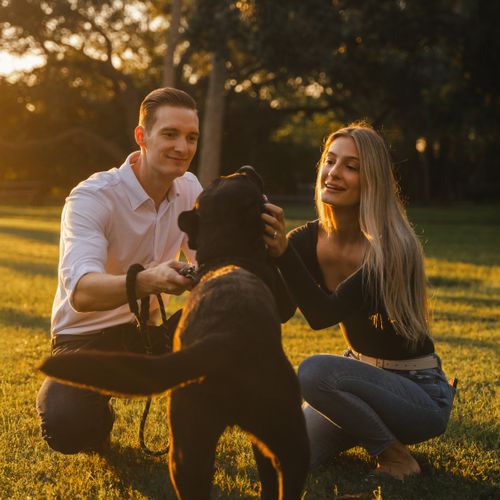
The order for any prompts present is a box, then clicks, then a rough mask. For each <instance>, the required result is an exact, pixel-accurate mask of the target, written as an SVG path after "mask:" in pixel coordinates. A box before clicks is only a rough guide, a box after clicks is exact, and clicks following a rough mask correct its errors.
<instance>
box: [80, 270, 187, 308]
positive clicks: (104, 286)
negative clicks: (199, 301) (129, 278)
mask: <svg viewBox="0 0 500 500" xmlns="http://www.w3.org/2000/svg"><path fill="white" fill-rule="evenodd" d="M188 265H189V264H186V263H185V262H178V261H176V260H170V261H168V262H163V263H161V264H158V265H156V266H154V267H151V268H149V269H145V270H144V271H141V272H140V273H139V274H138V275H137V280H136V285H135V292H136V296H137V298H138V299H142V298H143V297H146V296H147V295H153V294H157V293H160V292H165V293H170V294H172V295H181V294H182V293H183V292H185V291H186V290H191V288H193V286H194V285H195V284H196V283H195V282H194V281H193V280H191V279H189V278H186V277H184V276H182V275H181V274H179V270H181V269H183V268H185V267H188ZM126 303H127V292H126V289H125V275H124V274H123V275H120V276H115V275H112V274H106V273H88V274H85V275H84V276H82V277H81V278H80V280H79V281H78V284H77V285H76V289H75V291H74V293H73V298H72V304H73V307H74V308H75V310H76V311H78V312H91V311H109V310H111V309H115V308H117V307H120V306H122V305H123V304H126Z"/></svg>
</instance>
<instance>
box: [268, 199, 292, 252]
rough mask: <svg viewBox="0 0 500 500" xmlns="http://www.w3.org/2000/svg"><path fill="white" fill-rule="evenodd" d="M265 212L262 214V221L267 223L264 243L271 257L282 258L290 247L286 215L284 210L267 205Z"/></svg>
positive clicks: (270, 204)
mask: <svg viewBox="0 0 500 500" xmlns="http://www.w3.org/2000/svg"><path fill="white" fill-rule="evenodd" d="M264 207H265V212H263V213H262V220H263V221H264V222H265V227H264V235H263V238H264V241H265V243H266V245H267V250H268V252H269V255H270V256H271V257H280V256H281V255H283V253H284V252H285V250H286V249H287V247H288V240H287V238H286V232H285V214H284V212H283V209H282V208H280V207H278V206H276V205H273V204H272V203H266V204H265V205H264Z"/></svg>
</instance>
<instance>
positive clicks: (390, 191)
mask: <svg viewBox="0 0 500 500" xmlns="http://www.w3.org/2000/svg"><path fill="white" fill-rule="evenodd" d="M338 137H351V138H352V139H353V140H354V143H355V144H356V148H357V150H358V154H359V160H360V187H361V200H360V205H359V226H360V228H361V231H362V232H363V234H364V236H365V238H366V240H367V242H368V249H367V251H366V252H365V256H364V258H363V266H364V268H365V270H366V271H367V272H365V274H364V276H365V281H364V286H365V288H366V289H367V291H369V292H371V295H372V296H374V297H376V300H378V301H381V302H382V304H383V305H384V307H385V310H386V312H387V315H388V318H389V320H390V321H391V322H392V325H393V327H394V329H395V330H396V332H397V333H398V334H399V335H401V336H403V337H405V338H406V339H407V340H408V342H409V344H410V346H411V347H413V348H415V347H416V346H417V344H418V343H419V342H421V341H423V340H424V338H425V337H426V336H427V335H428V334H429V328H428V319H429V318H428V308H427V290H426V284H427V283H426V277H425V271H424V255H423V251H422V247H421V245H420V242H419V241H418V239H417V236H416V235H415V232H414V231H413V229H412V227H411V225H410V223H409V221H408V218H407V216H406V212H405V209H404V207H403V204H402V202H401V199H400V195H399V187H398V184H397V182H396V179H395V177H394V174H393V171H392V162H391V158H390V156H389V152H388V150H387V147H386V145H385V143H384V141H383V139H382V138H381V137H380V136H379V135H378V134H377V132H375V130H373V128H371V127H370V126H369V125H368V124H366V123H364V122H358V123H354V124H351V125H349V126H348V127H345V128H342V129H340V130H338V131H337V132H334V133H332V134H330V136H329V137H328V138H327V140H326V142H325V146H324V148H323V153H322V155H321V159H320V161H319V163H318V176H317V180H316V195H315V198H316V209H317V211H318V215H319V219H320V223H321V225H322V226H323V227H324V229H325V230H326V231H327V232H328V233H331V232H332V231H333V228H334V225H333V222H334V221H333V218H334V213H333V209H332V207H331V206H330V205H328V204H326V203H323V202H322V201H321V167H322V165H323V164H324V161H325V159H326V155H327V152H328V150H329V148H330V146H331V144H332V142H333V141H334V140H335V139H337V138H338ZM374 305H375V306H377V304H374Z"/></svg>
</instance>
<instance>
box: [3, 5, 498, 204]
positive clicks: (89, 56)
mask: <svg viewBox="0 0 500 500" xmlns="http://www.w3.org/2000/svg"><path fill="white" fill-rule="evenodd" d="M498 19H500V2H497V1H494V0H307V1H306V0H272V1H271V0H238V1H230V0H213V1H207V0H198V1H197V0H151V1H147V0H144V1H136V0H127V1H122V0H0V113H1V120H0V152H1V154H0V200H1V201H0V202H1V203H11V202H21V203H29V202H32V203H47V202H48V201H47V200H51V201H53V200H54V199H57V198H58V197H59V198H60V199H62V198H63V197H64V196H65V194H66V193H67V192H68V190H69V189H70V188H71V187H72V186H73V185H75V184H76V183H77V182H79V181H80V180H82V179H84V178H86V177H88V176H89V175H90V174H91V173H92V172H95V171H99V170H106V169H109V168H112V167H117V166H119V165H120V164H121V163H122V162H123V161H124V159H125V157H126V155H127V154H128V153H129V152H131V151H133V150H135V149H136V146H135V144H134V141H133V129H134V127H135V126H136V124H137V118H138V107H139V104H140V102H141V100H142V99H143V97H144V96H145V95H146V94H147V93H148V92H149V91H150V90H152V89H154V88H156V87H160V86H164V85H171V86H176V87H178V88H181V89H183V90H186V91H187V92H189V93H190V94H191V95H193V97H194V98H195V99H196V101H197V102H198V107H199V113H200V119H201V121H200V123H201V129H202V136H201V142H200V146H199V149H198V153H197V156H196V158H195V162H194V164H193V167H192V170H193V171H194V172H195V173H197V174H198V176H199V177H200V180H201V181H202V183H204V184H206V183H207V182H208V181H209V180H211V179H212V178H213V177H215V176H216V175H218V174H219V173H222V174H224V173H227V172H231V171H233V170H234V169H236V168H238V167H239V166H241V165H242V164H251V165H253V166H255V167H256V168H257V169H258V171H259V172H260V173H261V174H262V175H263V177H264V179H265V181H266V184H267V186H268V192H269V193H271V194H272V195H274V196H275V198H282V199H290V200H301V199H309V200H312V183H313V182H314V177H315V165H316V162H317V161H318V158H319V155H320V151H321V146H322V143H323V140H324V138H325V136H326V135H328V134H329V133H330V132H331V131H333V130H335V129H336V128H339V127H340V126H343V125H345V124H347V123H349V122H350V121H353V120H359V119H366V120H368V121H369V122H371V123H372V124H373V125H374V126H375V128H376V129H377V130H379V131H380V132H381V133H382V135H383V136H384V137H385V139H386V140H387V142H388V143H389V145H390V148H391V153H392V156H393V159H394V162H395V168H396V173H397V176H398V178H399V179H400V183H401V185H402V190H403V195H404V197H405V198H406V199H407V200H408V201H409V202H411V203H413V202H415V203H417V202H418V203H429V202H432V203H436V202H438V203H447V202H454V201H491V200H494V199H498V197H499V194H500V160H499V158H500V142H499V136H500V121H499V118H500V113H499V108H500V98H499V80H500V79H499V71H500V69H499V67H500V64H499V56H498V54H500V42H499V36H498V32H497V25H498Z"/></svg>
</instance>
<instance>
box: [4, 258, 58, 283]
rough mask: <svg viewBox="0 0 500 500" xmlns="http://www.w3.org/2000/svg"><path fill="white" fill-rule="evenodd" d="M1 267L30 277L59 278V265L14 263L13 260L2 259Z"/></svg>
mask: <svg viewBox="0 0 500 500" xmlns="http://www.w3.org/2000/svg"><path fill="white" fill-rule="evenodd" d="M0 267H6V268H9V269H12V270H14V271H16V272H20V273H24V274H27V275H29V276H34V275H37V274H38V275H42V276H46V277H48V278H53V277H55V276H57V265H55V264H44V263H42V262H12V261H11V260H7V259H0Z"/></svg>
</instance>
